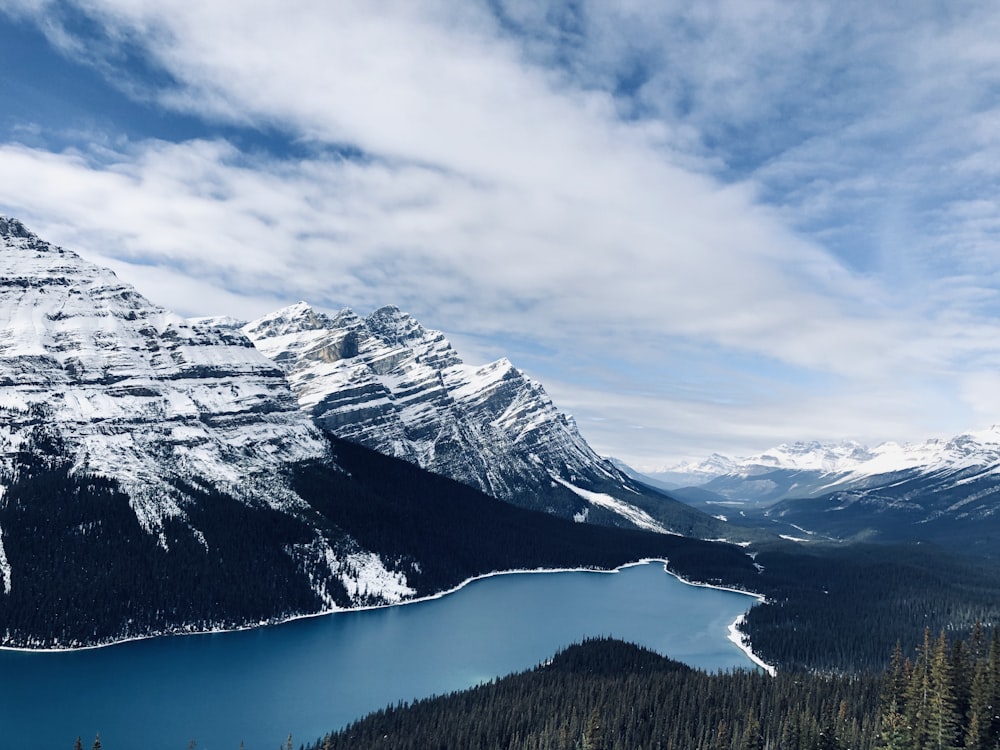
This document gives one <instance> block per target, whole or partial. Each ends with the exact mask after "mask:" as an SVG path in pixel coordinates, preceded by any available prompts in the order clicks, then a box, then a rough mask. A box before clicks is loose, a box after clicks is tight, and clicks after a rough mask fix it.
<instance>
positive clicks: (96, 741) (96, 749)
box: [93, 732, 101, 750]
mask: <svg viewBox="0 0 1000 750" xmlns="http://www.w3.org/2000/svg"><path fill="white" fill-rule="evenodd" d="M93 750H101V733H100V732H98V733H97V734H96V735H95V736H94V745H93Z"/></svg>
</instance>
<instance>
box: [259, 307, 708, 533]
mask: <svg viewBox="0 0 1000 750" xmlns="http://www.w3.org/2000/svg"><path fill="white" fill-rule="evenodd" d="M242 330H243V332H244V333H246V335H247V336H248V337H249V338H250V339H251V340H252V341H253V342H254V344H255V345H256V346H257V348H258V349H260V351H261V352H263V353H264V354H265V355H267V356H268V357H270V358H271V359H272V360H274V362H276V363H277V364H278V365H279V366H281V367H282V368H284V370H285V371H286V373H287V375H288V380H289V383H290V384H291V386H292V389H293V390H294V391H295V393H296V395H297V396H298V399H299V403H300V404H301V406H302V408H303V409H304V410H305V411H306V412H308V413H309V414H310V415H311V416H312V417H313V419H315V420H316V423H317V424H319V425H320V426H321V427H323V428H324V429H326V430H328V431H329V432H330V433H332V434H334V435H337V436H338V437H341V438H344V439H346V440H350V441H352V442H356V443H359V444H361V445H364V446H367V447H369V448H372V449H374V450H377V451H379V452H381V453H385V454H387V455H390V456H396V457H399V458H403V459H405V460H407V461H410V462H412V463H414V464H416V465H418V466H421V467H422V468H425V469H428V470H430V471H433V472H435V473H438V474H442V475H444V476H448V477H451V478H453V479H456V480H458V481H460V482H463V483H465V484H468V485H470V486H473V487H477V488H479V489H481V490H482V491H484V492H486V493H487V494H490V495H492V496H494V497H498V498H501V499H504V500H507V501H510V502H513V503H515V504H518V505H522V506H525V507H529V508H533V509H539V510H545V511H547V512H550V513H555V514H557V515H561V516H563V517H567V518H570V517H574V518H576V519H577V520H589V521H598V522H602V523H612V524H617V525H628V526H637V527H639V528H645V529H649V530H654V531H661V532H662V531H672V530H678V529H687V528H689V527H690V524H691V522H692V521H691V519H690V518H688V517H687V515H688V514H687V511H686V509H684V508H683V506H680V505H677V504H675V503H673V502H672V501H670V500H668V499H666V498H663V497H662V496H660V495H658V494H657V493H652V492H650V491H648V490H643V489H642V488H640V487H639V486H638V485H636V484H634V483H633V482H632V481H631V480H630V479H629V478H628V477H626V476H625V475H624V474H623V473H622V472H620V471H619V470H618V469H617V468H616V467H615V466H614V465H613V464H611V463H610V462H609V461H607V460H606V459H603V458H601V457H600V456H598V455H597V454H596V453H595V452H594V451H593V450H592V449H591V448H590V446H589V445H588V444H587V443H586V441H585V440H584V439H583V437H582V436H581V435H580V433H579V431H578V430H577V427H576V424H575V423H574V422H573V420H572V419H571V418H570V417H568V416H566V415H565V414H563V413H562V412H560V411H559V410H558V409H557V408H556V406H555V405H554V404H553V402H552V400H551V399H550V398H549V396H548V395H547V394H546V392H545V390H544V388H543V387H542V386H541V384H539V383H538V382H536V381H534V380H532V379H531V378H529V377H528V376H526V375H525V374H524V373H523V372H522V371H520V370H519V369H517V368H516V367H514V366H513V365H512V364H511V363H510V362H509V361H508V360H506V359H501V360H498V361H496V362H493V363H490V364H487V365H484V366H481V367H480V366H473V365H467V364H465V363H464V362H463V361H462V359H461V358H460V357H459V356H458V354H457V353H456V352H455V350H454V349H453V348H452V346H451V344H450V343H449V342H448V341H447V339H446V338H445V337H444V335H443V334H441V333H440V332H439V331H433V330H428V329H426V328H424V327H423V326H422V325H420V324H419V323H418V322H417V321H416V320H414V319H413V318H412V317H411V316H410V315H408V314H407V313H404V312H401V311H400V310H399V309H398V308H395V307H383V308H381V309H379V310H376V311H375V312H373V313H372V314H370V315H368V316H367V317H365V318H362V317H360V316H358V315H356V314H355V313H354V312H352V311H351V310H342V311H341V312H339V313H337V314H336V315H333V316H330V315H326V314H324V313H322V312H319V311H317V310H314V309H313V308H312V307H310V306H309V305H308V304H306V303H299V304H297V305H292V306H291V307H287V308H284V309H282V310H278V311H277V312H274V313H272V314H270V315H268V316H265V317H263V318H261V319H259V320H256V321H253V322H251V323H249V324H247V325H245V326H243V328H242ZM678 512H680V513H681V514H682V515H684V516H685V519H676V518H675V517H674V516H675V514H676V513H678Z"/></svg>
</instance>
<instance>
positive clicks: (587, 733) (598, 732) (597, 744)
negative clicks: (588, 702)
mask: <svg viewBox="0 0 1000 750" xmlns="http://www.w3.org/2000/svg"><path fill="white" fill-rule="evenodd" d="M583 750H605V746H604V727H603V726H602V724H601V717H600V714H598V713H597V707H596V706H595V707H594V709H593V710H592V711H591V712H590V717H589V718H588V719H587V727H586V729H584V731H583Z"/></svg>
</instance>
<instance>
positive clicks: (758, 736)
mask: <svg viewBox="0 0 1000 750" xmlns="http://www.w3.org/2000/svg"><path fill="white" fill-rule="evenodd" d="M740 750H764V733H763V730H762V729H761V726H760V721H759V720H758V719H757V716H756V714H754V713H753V711H747V722H746V726H745V727H744V729H743V741H742V742H741V743H740Z"/></svg>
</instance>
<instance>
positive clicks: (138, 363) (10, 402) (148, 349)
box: [0, 219, 327, 529]
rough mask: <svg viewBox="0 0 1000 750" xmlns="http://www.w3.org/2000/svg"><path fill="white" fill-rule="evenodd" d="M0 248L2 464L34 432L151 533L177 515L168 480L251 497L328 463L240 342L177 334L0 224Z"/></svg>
mask: <svg viewBox="0 0 1000 750" xmlns="http://www.w3.org/2000/svg"><path fill="white" fill-rule="evenodd" d="M0 237H2V239H3V246H2V249H0V277H2V279H3V281H2V287H0V383H2V385H3V388H2V389H0V425H2V427H0V456H2V457H3V458H5V459H9V458H10V457H11V456H12V455H13V454H14V453H16V451H17V450H18V449H20V448H21V447H23V446H24V444H25V441H26V440H27V439H28V437H29V436H30V435H31V434H32V432H33V430H34V429H35V428H37V427H38V426H39V425H40V424H41V423H43V422H44V423H45V424H47V425H50V426H51V427H52V428H53V429H56V430H57V431H58V433H59V436H60V438H62V439H63V440H64V441H65V442H66V443H67V444H68V445H70V446H71V450H72V451H73V454H74V461H75V464H76V468H77V470H79V471H84V472H89V473H94V474H103V475H106V476H112V477H116V478H118V479H119V480H120V481H121V482H122V484H123V486H125V487H126V488H127V489H128V491H129V494H130V495H131V496H132V497H133V499H134V502H135V510H136V513H137V515H138V516H139V518H140V520H141V521H142V522H143V525H144V526H145V527H146V528H148V529H155V528H157V527H158V526H159V524H160V521H161V519H162V518H163V517H164V516H175V515H178V514H180V513H181V510H180V508H179V507H178V506H177V504H176V502H174V499H173V498H171V496H170V495H171V492H170V491H169V488H168V486H167V485H168V483H169V482H170V480H172V479H175V478H179V477H183V478H186V479H190V478H192V477H196V478H199V479H204V480H206V481H209V482H212V483H214V484H216V485H217V486H219V487H221V488H225V489H226V490H229V491H233V492H237V493H239V494H245V495H248V496H249V495H254V494H255V490H254V489H253V484H252V483H251V482H248V481H247V476H248V475H249V476H253V477H257V478H259V479H261V480H264V479H265V478H266V477H268V476H270V475H272V474H273V473H274V470H275V468H276V467H278V466H282V465H285V464H288V463H294V462H297V461H303V460H309V459H316V458H321V457H324V456H326V455H327V448H326V446H325V444H324V442H323V440H322V438H321V436H320V435H319V433H318V432H317V431H316V430H315V429H314V427H313V426H312V425H311V424H310V423H309V421H308V420H307V419H303V418H302V415H301V414H300V412H299V411H298V410H297V409H296V403H295V400H294V398H293V397H292V395H291V393H290V392H289V391H288V388H287V386H286V385H285V383H284V379H283V377H282V373H281V372H280V371H279V370H278V369H277V368H275V367H274V365H273V363H271V362H270V361H269V360H268V359H267V358H265V357H263V356H262V355H261V354H260V353H259V352H257V351H256V350H255V349H254V348H253V347H252V346H251V345H250V343H249V342H248V341H247V340H246V339H245V338H244V337H242V336H240V335H238V334H233V333H230V332H226V331H222V330H219V329H212V328H207V327H201V326H192V325H189V324H188V323H187V322H186V321H185V320H184V319H182V318H180V317H178V316H176V315H173V314H172V313H170V312H168V311H166V310H164V309H162V308H160V307H157V306H155V305H152V304H151V303H150V302H148V301H147V300H145V299H144V298H143V297H142V296H141V295H139V294H138V293H137V292H136V291H135V290H134V289H132V288H131V287H130V286H128V285H126V284H123V283H121V282H120V281H119V280H118V279H117V278H116V277H115V275H114V274H113V273H112V272H111V271H108V270H106V269H103V268H99V267H98V266H95V265H93V264H90V263H87V262H86V261H84V260H83V259H81V258H80V257H79V256H77V255H75V254H73V253H71V252H68V251H65V250H63V249H61V248H56V247H53V246H51V245H48V244H47V243H44V242H42V241H40V240H39V239H38V238H36V237H34V236H33V235H31V234H30V233H28V232H27V230H25V229H24V227H23V226H21V225H20V224H18V223H17V222H15V221H12V220H9V219H0ZM256 494H258V495H259V496H260V497H259V499H262V500H264V501H266V502H269V503H272V504H275V503H277V504H279V505H280V504H283V503H292V504H294V503H295V499H294V497H292V496H291V495H290V494H289V493H282V494H283V496H282V494H279V495H274V494H272V493H271V492H263V493H256Z"/></svg>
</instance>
